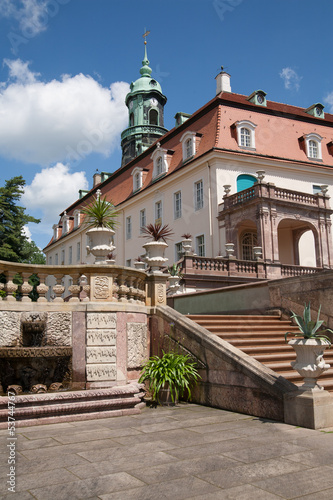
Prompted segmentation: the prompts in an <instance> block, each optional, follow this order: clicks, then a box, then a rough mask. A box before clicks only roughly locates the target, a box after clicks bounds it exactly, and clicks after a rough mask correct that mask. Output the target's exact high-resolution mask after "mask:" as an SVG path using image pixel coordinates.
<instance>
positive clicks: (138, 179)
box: [132, 167, 143, 193]
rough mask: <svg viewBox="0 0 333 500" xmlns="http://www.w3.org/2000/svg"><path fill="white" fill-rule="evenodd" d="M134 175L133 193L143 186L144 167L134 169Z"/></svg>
mask: <svg viewBox="0 0 333 500" xmlns="http://www.w3.org/2000/svg"><path fill="white" fill-rule="evenodd" d="M132 176H133V193H135V191H138V190H139V189H141V188H142V184H143V179H142V177H143V176H142V168H139V167H135V168H134V169H133V171H132Z"/></svg>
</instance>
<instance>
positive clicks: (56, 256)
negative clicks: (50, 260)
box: [54, 253, 58, 266]
mask: <svg viewBox="0 0 333 500" xmlns="http://www.w3.org/2000/svg"><path fill="white" fill-rule="evenodd" d="M54 263H55V265H56V266H57V265H58V254H57V253H56V254H55V259H54Z"/></svg>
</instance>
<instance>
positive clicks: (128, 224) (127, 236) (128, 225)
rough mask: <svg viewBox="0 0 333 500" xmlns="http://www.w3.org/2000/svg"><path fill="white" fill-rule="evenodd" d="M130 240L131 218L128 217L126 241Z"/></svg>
mask: <svg viewBox="0 0 333 500" xmlns="http://www.w3.org/2000/svg"><path fill="white" fill-rule="evenodd" d="M131 238H132V217H131V216H130V215H129V216H128V217H126V239H127V240H130V239H131Z"/></svg>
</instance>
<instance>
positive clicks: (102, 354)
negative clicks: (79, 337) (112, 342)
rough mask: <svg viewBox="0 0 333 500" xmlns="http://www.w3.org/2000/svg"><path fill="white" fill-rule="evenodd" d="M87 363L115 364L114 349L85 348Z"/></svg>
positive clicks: (105, 347)
mask: <svg viewBox="0 0 333 500" xmlns="http://www.w3.org/2000/svg"><path fill="white" fill-rule="evenodd" d="M86 356H87V363H88V364H92V363H115V362H116V348H115V347H107V346H104V347H87V349H86Z"/></svg>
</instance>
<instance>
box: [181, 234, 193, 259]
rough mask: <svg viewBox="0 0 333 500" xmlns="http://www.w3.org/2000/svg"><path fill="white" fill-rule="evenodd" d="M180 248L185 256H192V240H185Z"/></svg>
mask: <svg viewBox="0 0 333 500" xmlns="http://www.w3.org/2000/svg"><path fill="white" fill-rule="evenodd" d="M182 247H183V251H184V254H185V255H191V254H192V240H191V239H189V238H186V239H185V240H182Z"/></svg>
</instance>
